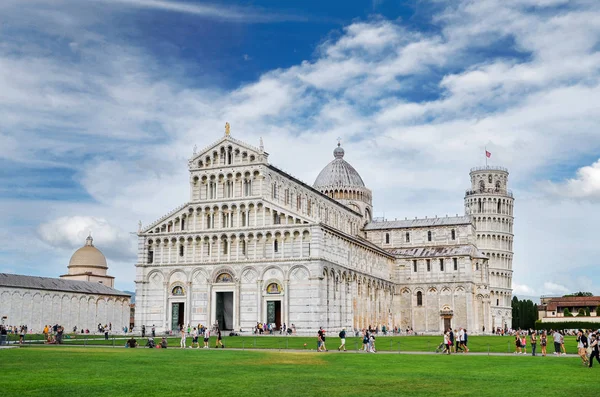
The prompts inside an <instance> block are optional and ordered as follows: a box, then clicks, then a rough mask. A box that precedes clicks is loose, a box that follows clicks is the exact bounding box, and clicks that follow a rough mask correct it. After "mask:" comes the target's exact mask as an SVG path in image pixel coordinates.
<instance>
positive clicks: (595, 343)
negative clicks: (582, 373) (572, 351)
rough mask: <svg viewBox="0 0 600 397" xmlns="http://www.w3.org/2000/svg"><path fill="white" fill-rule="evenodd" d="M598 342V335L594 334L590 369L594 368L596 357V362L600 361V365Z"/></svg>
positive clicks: (599, 362) (591, 345)
mask: <svg viewBox="0 0 600 397" xmlns="http://www.w3.org/2000/svg"><path fill="white" fill-rule="evenodd" d="M598 342H599V341H598V335H597V334H593V335H592V343H591V344H590V347H591V348H592V354H591V355H590V364H589V368H592V364H593V363H594V357H596V361H598V364H600V351H599V348H600V346H598Z"/></svg>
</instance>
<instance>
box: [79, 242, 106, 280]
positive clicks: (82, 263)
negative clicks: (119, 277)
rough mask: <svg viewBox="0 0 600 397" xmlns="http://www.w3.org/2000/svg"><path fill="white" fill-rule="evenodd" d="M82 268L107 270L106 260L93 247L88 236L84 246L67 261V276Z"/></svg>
mask: <svg viewBox="0 0 600 397" xmlns="http://www.w3.org/2000/svg"><path fill="white" fill-rule="evenodd" d="M84 268H97V269H108V265H107V264H106V258H105V257H104V254H103V253H102V252H100V250H99V249H98V248H96V247H94V239H93V238H92V236H89V237H88V238H87V239H86V240H85V245H84V246H83V247H81V248H79V249H78V250H77V251H75V253H74V254H73V256H71V260H70V261H69V274H72V273H74V272H77V271H79V270H83V269H84ZM104 273H106V271H104Z"/></svg>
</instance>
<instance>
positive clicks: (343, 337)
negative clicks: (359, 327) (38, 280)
mask: <svg viewBox="0 0 600 397" xmlns="http://www.w3.org/2000/svg"><path fill="white" fill-rule="evenodd" d="M338 336H339V337H340V343H341V344H340V347H338V351H340V350H342V348H343V349H344V351H346V328H342V330H341V331H340V334H339V335H338Z"/></svg>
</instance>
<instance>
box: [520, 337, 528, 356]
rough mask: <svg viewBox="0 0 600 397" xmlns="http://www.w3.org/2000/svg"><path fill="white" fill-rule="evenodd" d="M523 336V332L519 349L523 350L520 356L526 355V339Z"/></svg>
mask: <svg viewBox="0 0 600 397" xmlns="http://www.w3.org/2000/svg"><path fill="white" fill-rule="evenodd" d="M525 335H526V334H525V332H523V336H522V337H521V348H522V349H523V353H522V354H527V337H526V336H525Z"/></svg>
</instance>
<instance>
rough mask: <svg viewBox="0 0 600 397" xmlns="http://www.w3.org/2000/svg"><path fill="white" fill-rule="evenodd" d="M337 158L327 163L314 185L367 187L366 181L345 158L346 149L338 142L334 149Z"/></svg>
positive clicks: (317, 186)
mask: <svg viewBox="0 0 600 397" xmlns="http://www.w3.org/2000/svg"><path fill="white" fill-rule="evenodd" d="M333 157H335V159H334V160H333V161H332V162H331V163H329V164H327V166H326V167H325V168H323V170H322V171H321V172H320V173H319V176H317V179H316V180H315V183H314V184H313V187H314V188H316V189H318V188H320V187H365V183H364V182H363V180H362V178H361V177H360V175H359V174H358V171H356V170H355V169H354V167H352V166H351V165H350V164H349V163H348V162H347V161H346V160H344V149H342V147H341V146H340V144H339V143H338V146H337V147H336V148H335V150H334V151H333Z"/></svg>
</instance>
